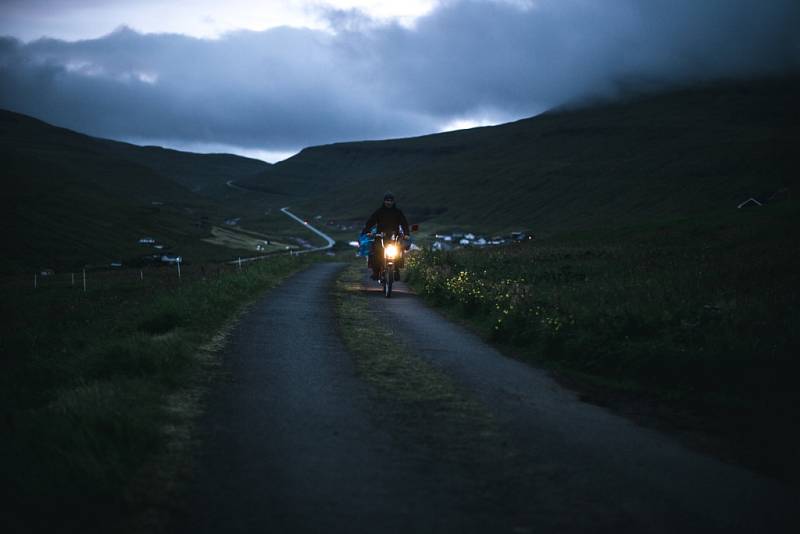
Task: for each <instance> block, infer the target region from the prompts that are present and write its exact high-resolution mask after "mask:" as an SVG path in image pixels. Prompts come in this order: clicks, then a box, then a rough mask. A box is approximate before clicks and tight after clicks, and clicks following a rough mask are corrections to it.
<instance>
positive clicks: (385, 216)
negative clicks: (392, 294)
mask: <svg viewBox="0 0 800 534" xmlns="http://www.w3.org/2000/svg"><path fill="white" fill-rule="evenodd" d="M373 226H377V227H378V233H384V234H387V236H389V235H391V234H392V233H397V229H398V228H401V229H402V232H403V236H404V238H405V239H408V237H409V235H410V233H409V228H408V221H407V220H406V216H405V215H403V212H402V211H400V209H399V208H398V207H397V206H396V205H395V201H394V194H392V192H391V191H387V192H386V194H385V195H383V205H382V206H381V207H380V208H378V209H377V210H375V213H373V214H372V215H370V217H369V219H367V222H366V224H364V229H363V230H361V233H362V234H369V233H370V229H371V228H372V227H373ZM369 266H370V267H372V279H373V280H377V279H378V276H379V274H380V271H381V267H382V266H383V248H381V246H380V245H379V242H378V240H377V239H376V240H375V242H374V243H373V244H372V251H371V253H370V261H369Z"/></svg>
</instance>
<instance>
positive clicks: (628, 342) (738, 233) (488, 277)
mask: <svg viewBox="0 0 800 534" xmlns="http://www.w3.org/2000/svg"><path fill="white" fill-rule="evenodd" d="M781 221H782V224H785V223H787V222H789V221H787V220H786V219H785V218H783V219H775V220H758V219H752V218H747V219H746V220H745V221H744V222H743V223H742V224H739V222H737V223H736V224H733V223H731V224H721V225H710V226H704V225H702V224H700V225H699V226H696V225H688V226H685V227H684V226H681V225H677V226H676V227H664V228H662V230H663V232H662V234H664V235H662V236H661V237H654V235H653V234H652V233H651V232H650V230H649V229H641V230H639V231H632V232H631V233H630V234H629V235H628V236H627V239H626V240H625V241H621V240H616V241H615V240H613V238H609V237H608V236H605V239H599V238H598V237H599V234H598V236H595V237H596V239H593V240H587V239H576V238H572V239H562V240H550V241H547V242H542V243H533V244H521V245H515V246H510V247H505V248H502V249H497V250H459V251H454V252H425V253H423V254H421V255H419V256H417V257H416V258H415V259H414V260H413V261H412V262H411V268H410V277H411V278H410V279H411V283H412V285H413V286H414V287H415V288H416V289H417V290H418V291H419V292H421V293H422V294H423V295H424V296H425V297H426V298H427V299H429V300H430V301H431V302H433V303H435V304H437V305H441V306H444V307H448V308H450V309H452V310H454V311H455V312H457V313H459V314H461V315H462V316H464V317H468V318H470V319H471V320H472V321H473V323H474V324H475V325H476V326H477V327H478V328H480V329H482V330H483V331H484V333H485V334H486V335H487V336H489V337H491V338H492V339H494V340H496V341H498V342H501V343H507V344H510V345H514V346H516V347H517V349H518V351H521V352H523V353H526V354H528V356H529V357H533V358H537V359H539V360H540V361H543V362H547V363H550V364H553V365H557V366H561V367H565V368H570V369H573V370H578V371H581V372H584V373H590V374H594V375H597V376H602V377H606V378H609V379H612V380H616V381H618V382H620V383H622V382H628V383H629V384H632V385H633V386H635V387H639V388H647V389H650V390H653V389H656V390H659V391H663V392H665V393H666V394H668V395H679V396H680V395H683V394H685V393H692V392H695V393H702V394H703V395H706V396H710V397H714V396H716V397H718V398H720V399H722V398H725V399H727V400H729V401H731V402H751V401H752V399H755V398H764V397H773V396H781V395H785V394H788V393H791V392H793V391H794V390H795V389H796V377H795V374H794V371H796V370H797V368H798V366H797V365H796V359H795V358H796V356H795V355H796V354H797V353H798V349H800V334H798V332H800V306H799V305H800V254H798V249H797V245H796V243H795V242H793V238H792V236H791V235H788V234H787V233H786V230H785V227H784V226H782V225H781V224H778V223H781ZM740 222H741V221H740ZM665 236H666V237H665ZM584 238H585V236H584Z"/></svg>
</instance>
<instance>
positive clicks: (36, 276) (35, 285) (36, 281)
mask: <svg viewBox="0 0 800 534" xmlns="http://www.w3.org/2000/svg"><path fill="white" fill-rule="evenodd" d="M38 287H39V273H33V289H36V288H38Z"/></svg>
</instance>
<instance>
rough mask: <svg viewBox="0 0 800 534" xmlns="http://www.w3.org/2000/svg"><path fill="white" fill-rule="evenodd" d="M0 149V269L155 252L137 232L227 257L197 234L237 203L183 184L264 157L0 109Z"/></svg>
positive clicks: (169, 245)
mask: <svg viewBox="0 0 800 534" xmlns="http://www.w3.org/2000/svg"><path fill="white" fill-rule="evenodd" d="M0 158H1V159H2V161H3V172H2V176H1V177H0V179H1V180H2V183H1V184H0V185H1V186H2V188H3V195H2V200H0V213H2V216H1V217H2V222H3V226H4V227H5V228H7V229H8V231H7V232H6V235H5V239H4V240H3V248H2V250H3V253H2V258H0V272H19V271H26V272H32V271H34V270H37V269H42V268H53V269H56V270H61V269H66V268H70V269H73V268H77V267H80V266H83V265H86V264H89V265H94V264H97V265H103V264H105V265H107V264H108V262H110V261H114V260H121V259H124V260H126V262H127V260H130V259H135V258H137V257H140V256H142V255H146V254H148V253H153V252H156V251H154V250H150V249H149V248H148V247H142V246H140V245H139V244H138V239H139V238H141V237H145V236H147V237H150V236H152V237H154V238H156V239H158V241H159V242H161V243H163V244H164V245H165V247H166V249H167V250H169V249H174V250H176V251H177V252H179V253H181V254H184V255H185V256H189V255H191V256H193V257H195V258H200V257H202V258H204V259H208V258H216V257H219V258H229V257H231V256H232V255H233V253H232V252H231V251H230V249H225V248H223V247H215V246H213V245H211V244H208V243H205V242H203V241H202V239H203V238H206V237H210V236H211V225H213V224H221V221H222V220H223V219H224V218H225V217H230V216H234V215H236V216H242V215H243V212H247V209H246V207H243V206H244V204H242V203H240V205H227V204H226V205H223V204H221V203H220V202H217V201H214V200H212V199H211V198H208V197H206V196H201V195H199V194H195V193H193V192H192V191H190V189H189V188H188V187H189V186H191V187H192V188H193V189H200V190H202V189H204V188H211V187H212V186H219V185H220V183H221V184H222V187H224V181H227V180H228V179H230V177H231V176H235V175H241V174H242V173H245V172H246V171H248V170H252V169H258V168H262V169H263V168H265V167H266V166H267V164H263V163H262V162H256V161H254V160H248V159H246V158H237V157H236V156H227V155H212V156H206V155H198V154H188V153H178V152H175V151H171V150H162V149H156V148H150V147H148V148H142V147H136V146H134V145H128V144H125V143H116V142H113V141H107V140H102V139H96V138H93V137H89V136H86V135H82V134H78V133H76V132H72V131H70V130H66V129H63V128H56V127H53V126H51V125H48V124H46V123H44V122H41V121H38V120H36V119H33V118H30V117H27V116H24V115H20V114H16V113H12V112H9V111H1V110H0ZM228 164H230V165H228ZM191 176H194V177H197V179H196V181H192V180H193V179H190V178H191ZM212 178H213V180H212ZM214 180H216V182H215V181H214ZM221 180H222V181H221ZM220 181H221V182H220ZM225 189H229V188H225ZM229 194H233V193H232V192H231V193H229ZM218 196H219V195H218ZM239 196H240V197H241V196H243V195H242V194H241V193H239Z"/></svg>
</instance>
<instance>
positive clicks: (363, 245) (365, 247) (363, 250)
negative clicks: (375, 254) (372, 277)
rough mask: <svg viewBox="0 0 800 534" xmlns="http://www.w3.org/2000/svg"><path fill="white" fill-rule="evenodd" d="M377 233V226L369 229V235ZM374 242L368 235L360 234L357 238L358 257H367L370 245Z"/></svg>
mask: <svg viewBox="0 0 800 534" xmlns="http://www.w3.org/2000/svg"><path fill="white" fill-rule="evenodd" d="M377 231H378V227H377V226H373V227H372V228H371V229H370V233H373V234H374V233H375V232H377ZM374 242H375V238H374V237H370V236H369V235H368V234H360V235H359V236H358V255H359V256H369V254H370V251H371V250H372V243H374Z"/></svg>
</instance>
